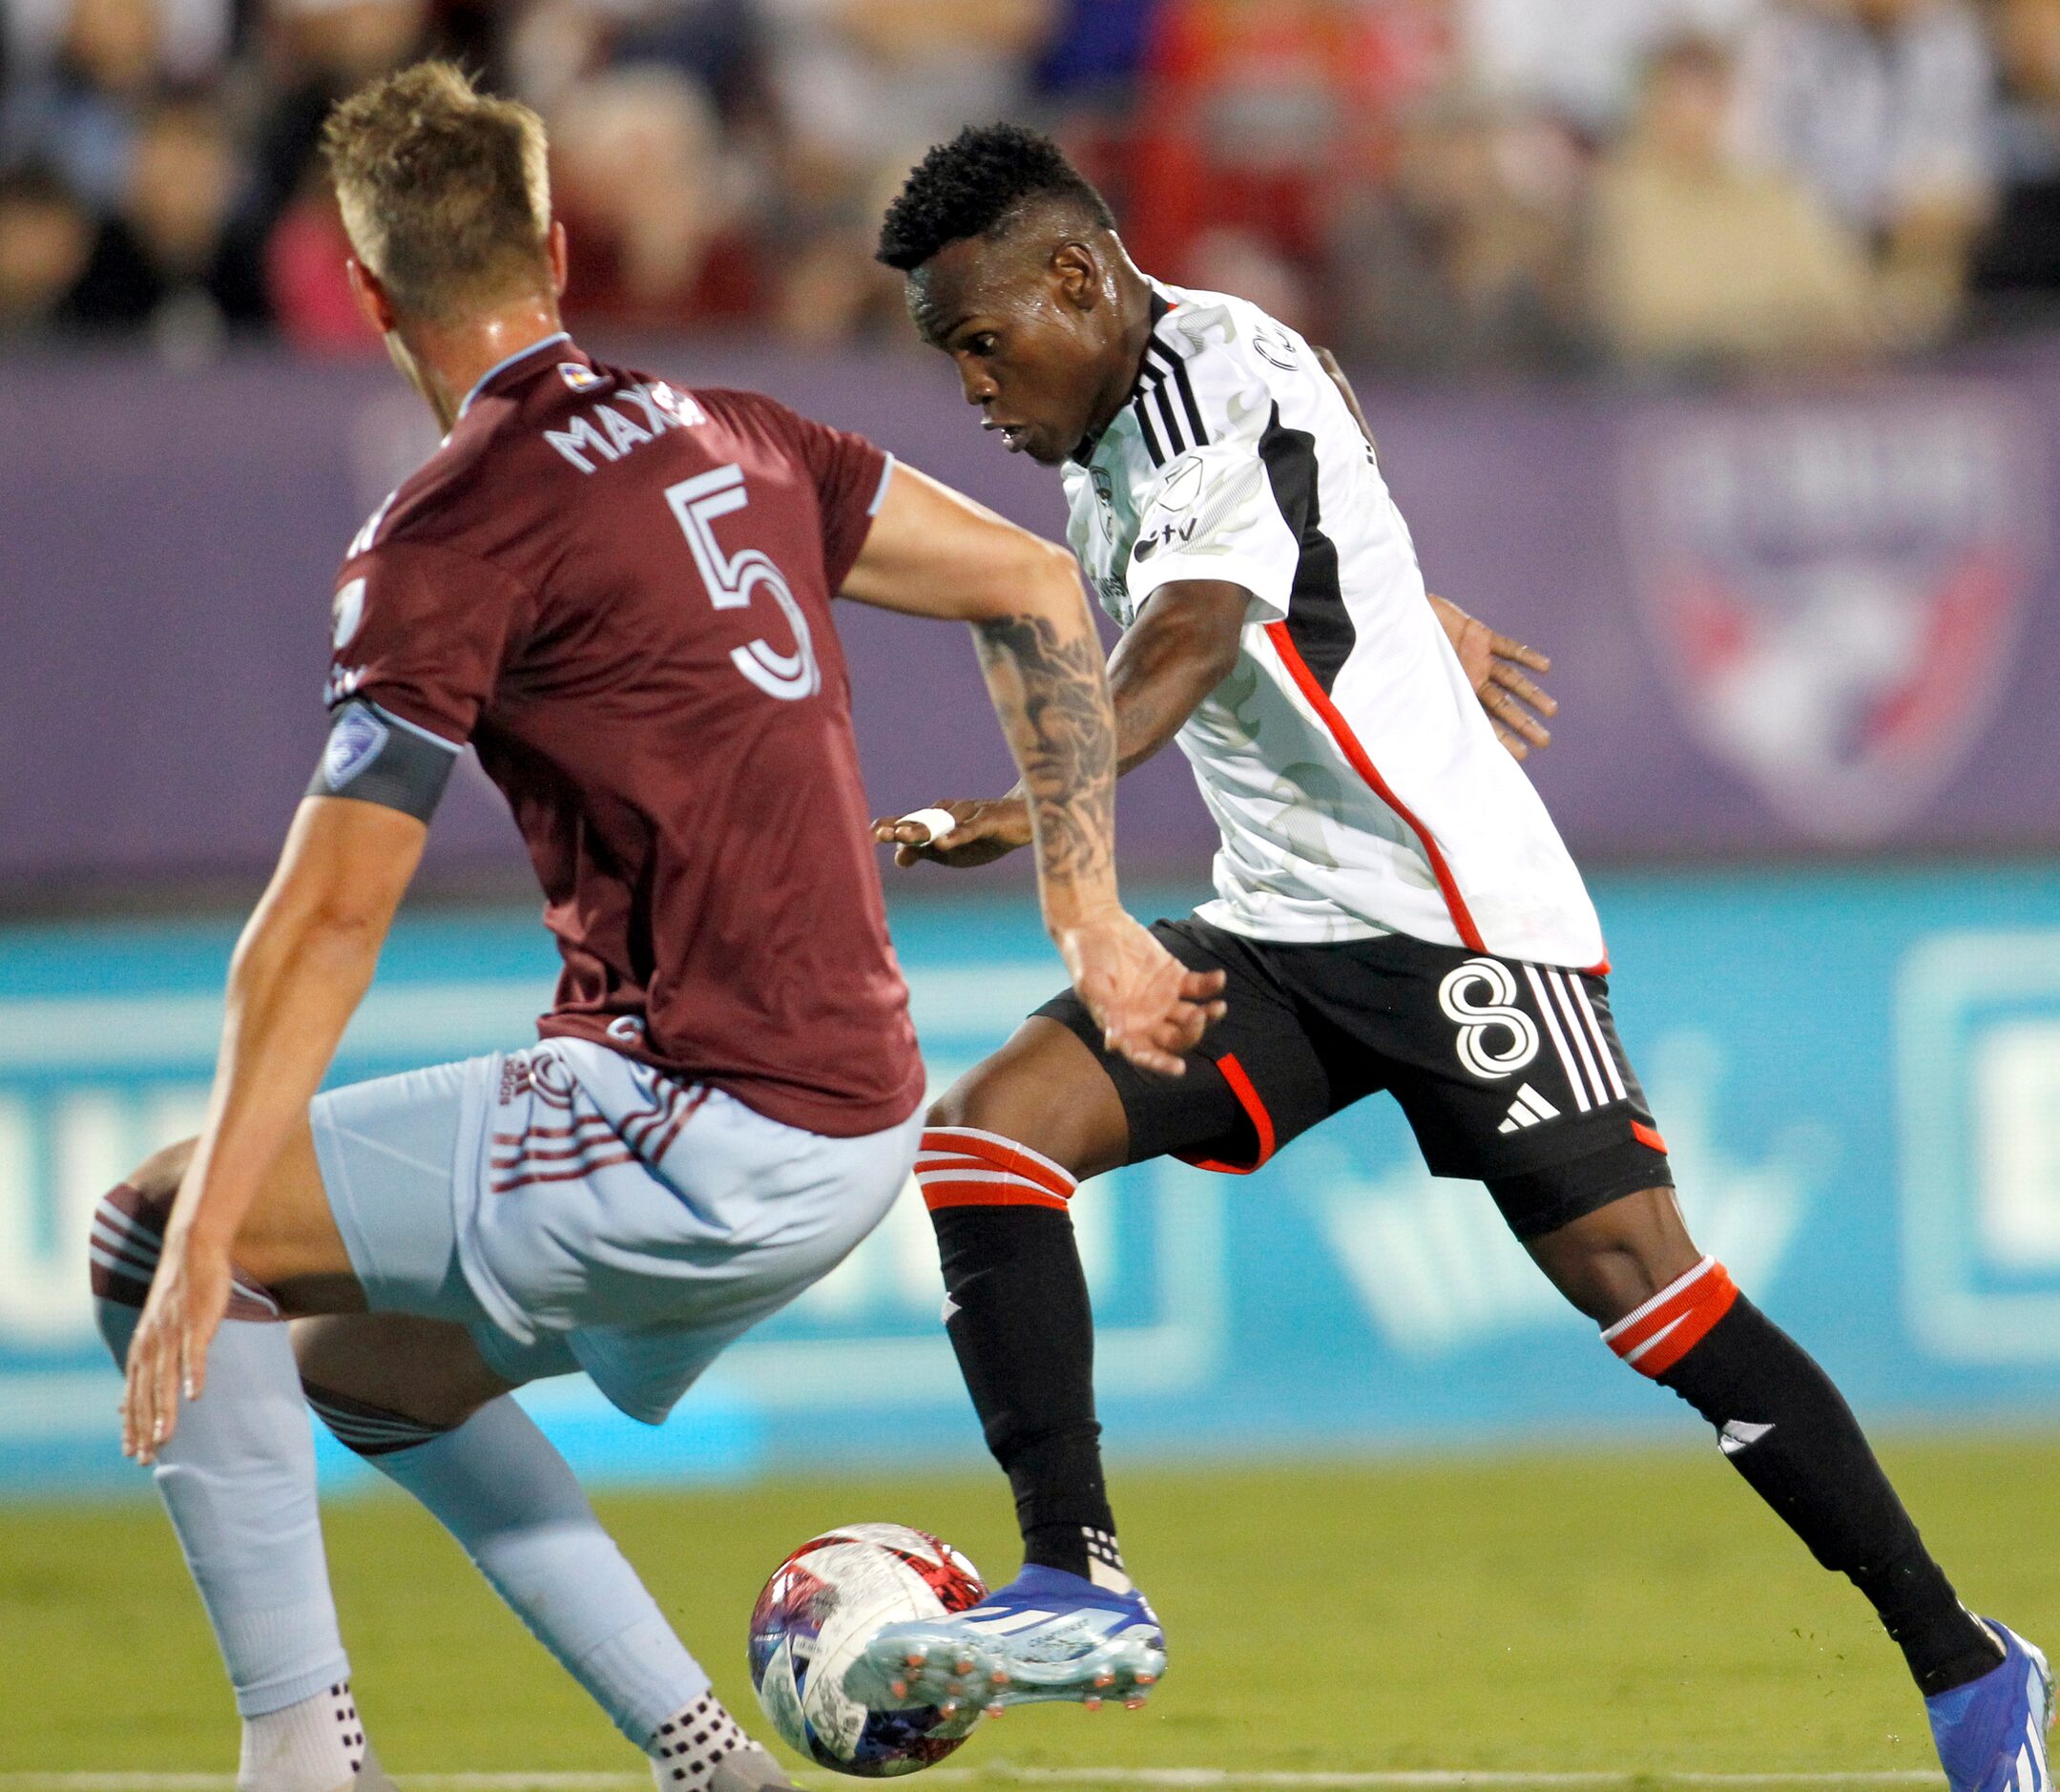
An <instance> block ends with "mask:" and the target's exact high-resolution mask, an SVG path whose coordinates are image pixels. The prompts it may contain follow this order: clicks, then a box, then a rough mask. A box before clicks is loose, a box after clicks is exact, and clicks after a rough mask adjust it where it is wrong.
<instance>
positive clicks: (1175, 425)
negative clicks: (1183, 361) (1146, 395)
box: [1152, 379, 1187, 454]
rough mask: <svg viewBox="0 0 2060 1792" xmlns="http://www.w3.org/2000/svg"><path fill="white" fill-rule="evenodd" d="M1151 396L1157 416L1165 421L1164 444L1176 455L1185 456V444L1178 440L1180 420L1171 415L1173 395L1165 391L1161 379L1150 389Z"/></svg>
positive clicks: (1164, 385)
mask: <svg viewBox="0 0 2060 1792" xmlns="http://www.w3.org/2000/svg"><path fill="white" fill-rule="evenodd" d="M1152 395H1153V396H1154V397H1155V398H1156V399H1157V400H1158V414H1159V415H1160V416H1161V417H1163V418H1164V419H1165V420H1166V443H1167V446H1168V447H1170V448H1172V449H1173V451H1174V452H1175V453H1176V454H1185V453H1186V452H1187V444H1186V443H1185V442H1184V441H1182V440H1181V439H1180V420H1179V418H1177V417H1176V416H1175V415H1174V414H1173V394H1172V393H1171V392H1169V391H1168V390H1167V389H1166V382H1165V381H1164V380H1163V379H1162V380H1160V381H1159V383H1158V384H1157V385H1155V386H1154V387H1153V388H1152Z"/></svg>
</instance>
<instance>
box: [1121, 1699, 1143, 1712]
mask: <svg viewBox="0 0 2060 1792" xmlns="http://www.w3.org/2000/svg"><path fill="white" fill-rule="evenodd" d="M1123 1709H1124V1710H1125V1711H1142V1710H1143V1709H1144V1700H1143V1699H1142V1698H1126V1699H1125V1700H1124V1701H1123Z"/></svg>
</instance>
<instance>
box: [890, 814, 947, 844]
mask: <svg viewBox="0 0 2060 1792" xmlns="http://www.w3.org/2000/svg"><path fill="white" fill-rule="evenodd" d="M902 822H903V823H904V824H906V823H911V822H912V823H915V825H916V826H918V827H924V828H927V829H928V830H929V836H930V837H929V841H928V843H927V844H930V845H932V846H941V845H943V844H945V841H946V839H947V837H948V836H949V835H950V834H951V833H952V832H953V831H954V830H955V829H956V828H957V827H958V824H959V818H958V817H957V816H955V815H953V814H952V813H951V811H950V810H949V809H917V810H916V811H914V812H913V813H912V814H909V815H905V816H903V817H902Z"/></svg>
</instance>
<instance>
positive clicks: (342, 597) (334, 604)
mask: <svg viewBox="0 0 2060 1792" xmlns="http://www.w3.org/2000/svg"><path fill="white" fill-rule="evenodd" d="M329 616H330V621H331V628H330V633H329V640H330V644H331V645H332V646H333V647H335V649H336V650H337V652H339V653H342V652H343V649H344V648H346V647H348V646H349V645H350V637H351V636H353V635H355V634H357V632H358V624H359V623H361V622H363V621H364V580H363V579H362V578H354V579H352V580H351V581H350V583H349V584H347V585H345V586H343V588H342V589H341V590H340V591H339V592H338V593H337V594H336V596H335V598H334V599H333V600H332V601H331V603H330V605H329Z"/></svg>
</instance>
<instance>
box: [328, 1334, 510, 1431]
mask: <svg viewBox="0 0 2060 1792" xmlns="http://www.w3.org/2000/svg"><path fill="white" fill-rule="evenodd" d="M293 1353H294V1361H295V1363H296V1365H298V1366H299V1368H300V1371H301V1388H302V1392H303V1393H304V1394H305V1395H306V1396H307V1403H308V1405H309V1406H310V1407H313V1408H314V1410H315V1412H316V1414H317V1416H319V1417H320V1418H321V1419H322V1421H323V1424H324V1425H326V1426H327V1427H329V1429H330V1430H331V1431H332V1432H334V1433H335V1434H336V1437H337V1439H338V1441H339V1442H341V1443H343V1444H344V1445H346V1446H347V1447H349V1448H352V1449H354V1450H356V1451H358V1453H359V1454H360V1455H364V1456H377V1455H383V1454H385V1453H387V1452H389V1451H391V1450H395V1449H405V1448H410V1447H412V1446H414V1445H417V1444H426V1443H429V1442H431V1441H432V1440H433V1439H435V1438H438V1437H441V1436H443V1435H444V1434H445V1433H446V1432H447V1431H454V1430H456V1429H457V1428H458V1427H459V1426H461V1425H463V1424H464V1423H465V1422H466V1420H468V1419H469V1418H470V1417H471V1416H472V1414H473V1413H475V1412H477V1411H478V1410H479V1408H480V1407H483V1406H485V1405H486V1404H487V1403H488V1402H489V1400H493V1399H496V1398H498V1397H499V1396H500V1395H502V1394H504V1393H507V1392H508V1391H509V1384H508V1383H507V1382H505V1381H503V1380H502V1379H501V1378H500V1377H499V1376H498V1375H496V1374H494V1372H493V1371H492V1370H491V1369H490V1368H489V1367H488V1366H487V1365H486V1363H485V1361H484V1359H482V1358H481V1356H480V1354H479V1347H478V1345H476V1344H473V1342H472V1340H471V1338H470V1336H469V1335H468V1333H467V1332H466V1330H465V1328H464V1327H463V1326H462V1325H455V1324H451V1323H447V1322H446V1321H443V1320H431V1319H418V1318H416V1317H414V1316H413V1315H410V1314H405V1313H346V1314H333V1315H326V1316H324V1317H322V1318H319V1319H303V1320H297V1321H295V1322H294V1326H293Z"/></svg>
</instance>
